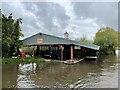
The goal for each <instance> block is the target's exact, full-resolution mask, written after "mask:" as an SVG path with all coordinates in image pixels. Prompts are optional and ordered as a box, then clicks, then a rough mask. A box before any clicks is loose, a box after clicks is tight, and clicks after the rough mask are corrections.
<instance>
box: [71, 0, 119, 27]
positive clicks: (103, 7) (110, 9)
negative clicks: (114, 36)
mask: <svg viewBox="0 0 120 90" xmlns="http://www.w3.org/2000/svg"><path fill="white" fill-rule="evenodd" d="M73 6H74V12H75V14H76V16H77V18H80V16H83V17H84V18H97V23H99V24H100V25H101V24H105V25H106V26H110V27H113V28H115V29H118V26H117V22H118V18H117V17H118V14H117V11H118V6H117V2H73Z"/></svg>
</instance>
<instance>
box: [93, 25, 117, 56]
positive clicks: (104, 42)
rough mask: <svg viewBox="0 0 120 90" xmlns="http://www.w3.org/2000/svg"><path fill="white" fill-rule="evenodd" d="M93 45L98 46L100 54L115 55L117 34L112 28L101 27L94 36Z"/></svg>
mask: <svg viewBox="0 0 120 90" xmlns="http://www.w3.org/2000/svg"><path fill="white" fill-rule="evenodd" d="M94 44H96V45H99V46H100V47H101V48H100V50H101V53H102V54H106V55H109V54H115V50H116V48H117V47H118V33H117V31H115V30H114V29H113V28H110V27H102V28H101V29H100V30H99V31H98V32H97V33H96V36H95V39H94Z"/></svg>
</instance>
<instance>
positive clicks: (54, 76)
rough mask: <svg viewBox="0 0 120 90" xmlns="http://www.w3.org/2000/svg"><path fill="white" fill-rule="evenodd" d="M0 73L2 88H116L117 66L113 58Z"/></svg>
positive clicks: (11, 67)
mask: <svg viewBox="0 0 120 90" xmlns="http://www.w3.org/2000/svg"><path fill="white" fill-rule="evenodd" d="M3 70H4V72H3V87H16V88H27V87H29V88H38V87H41V88H42V87H44V88H45V87H46V88H47V87H70V88H86V87H87V88H89V87H92V88H101V87H103V88H106V87H107V88H109V87H112V88H113V87H115V88H116V87H118V63H117V58H116V57H114V56H108V57H105V58H101V59H100V60H99V62H97V63H95V62H85V61H83V62H81V63H78V64H75V65H65V64H62V63H55V62H45V63H41V64H36V63H29V64H19V65H16V64H15V65H4V66H3ZM11 72H12V73H11ZM11 77H12V78H11ZM111 81H112V83H111ZM108 82H109V83H108ZM113 82H114V83H113Z"/></svg>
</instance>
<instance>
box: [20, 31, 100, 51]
mask: <svg viewBox="0 0 120 90" xmlns="http://www.w3.org/2000/svg"><path fill="white" fill-rule="evenodd" d="M38 39H42V42H41V44H40V43H38V42H37V40H38ZM49 44H50V45H53V44H66V45H70V44H73V45H78V46H81V47H85V48H90V49H94V50H99V48H100V46H97V45H93V44H86V43H82V42H77V41H74V40H70V39H65V38H61V37H57V36H53V35H48V34H44V33H38V34H35V35H33V36H31V37H28V38H26V39H23V40H22V45H23V46H27V45H49Z"/></svg>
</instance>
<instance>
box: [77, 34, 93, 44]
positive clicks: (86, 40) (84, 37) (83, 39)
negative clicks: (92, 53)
mask: <svg viewBox="0 0 120 90" xmlns="http://www.w3.org/2000/svg"><path fill="white" fill-rule="evenodd" d="M75 40H76V41H79V42H83V43H89V44H92V43H93V41H90V40H88V39H87V37H86V36H85V35H84V36H83V37H81V38H76V39H75Z"/></svg>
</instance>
